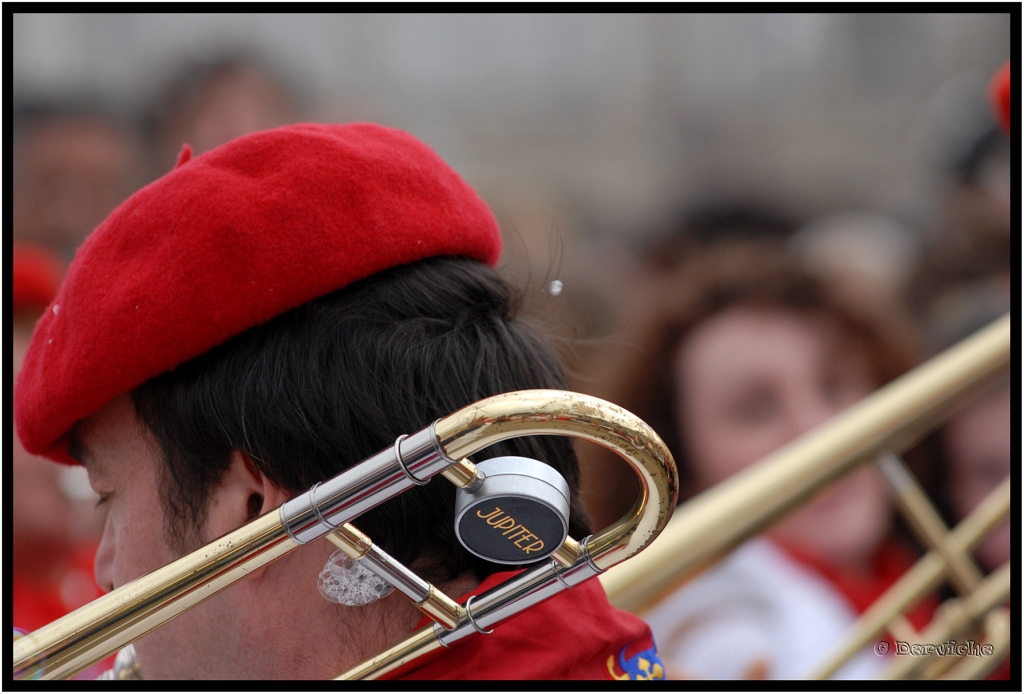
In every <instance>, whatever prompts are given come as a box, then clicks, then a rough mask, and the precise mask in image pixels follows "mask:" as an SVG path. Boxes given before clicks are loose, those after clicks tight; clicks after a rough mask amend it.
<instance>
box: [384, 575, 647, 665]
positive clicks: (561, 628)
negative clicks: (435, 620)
mask: <svg viewBox="0 0 1024 694" xmlns="http://www.w3.org/2000/svg"><path fill="white" fill-rule="evenodd" d="M516 573H517V572H514V571H513V572H504V573H499V574H494V575H492V576H489V577H488V578H487V580H486V581H484V582H483V583H481V584H480V585H479V586H478V587H477V588H475V589H474V590H473V591H471V592H470V593H467V594H466V595H463V596H462V597H461V598H459V600H458V602H459V603H462V604H465V602H466V599H467V598H469V597H471V596H473V595H479V594H481V593H483V592H485V591H487V590H489V589H490V588H492V587H494V586H496V585H498V584H499V583H501V582H503V581H505V580H506V579H508V578H509V577H510V576H513V575H515V574H516ZM428 623H429V620H427V619H424V620H423V621H422V622H420V624H419V625H418V626H417V629H418V628H420V627H422V626H424V625H426V624H428ZM653 648H654V641H653V639H652V637H651V630H650V628H649V627H648V626H647V624H645V623H644V622H643V621H641V620H640V619H639V618H637V617H634V616H633V615H631V614H629V613H628V612H624V611H622V610H619V609H616V608H614V607H612V606H611V604H609V602H608V598H607V597H606V596H605V594H604V589H603V588H602V587H601V584H600V582H598V581H597V580H590V581H587V582H586V583H584V584H582V585H579V586H576V587H574V588H571V589H569V590H565V591H562V592H561V593H558V594H557V595H555V596H554V597H553V598H551V599H550V600H548V601H547V602H544V603H542V604H540V605H538V606H536V607H533V608H532V609H529V610H527V611H525V612H522V613H520V614H518V615H516V616H515V617H513V618H512V619H510V620H508V621H507V622H505V623H504V624H500V625H498V626H497V627H495V628H494V632H493V633H491V634H486V635H480V636H477V637H475V638H472V639H471V640H468V641H467V642H465V643H460V644H458V645H457V646H454V647H452V649H451V650H448V651H444V652H443V653H442V654H441V655H440V656H438V657H436V658H435V659H434V660H431V661H430V662H428V663H426V664H424V665H422V666H420V667H418V668H416V669H415V670H412V671H411V672H408V673H406V674H405V675H403V676H402V677H400V678H399V679H410V680H601V679H604V680H610V679H630V677H629V675H628V674H627V673H626V672H624V671H623V670H622V668H620V667H619V665H618V663H619V662H620V661H619V658H620V655H623V654H624V656H623V658H624V659H626V660H629V659H631V658H635V656H636V654H637V653H640V652H642V651H647V650H649V649H653ZM658 670H659V672H660V671H661V669H660V663H659V664H658ZM634 678H635V677H634Z"/></svg>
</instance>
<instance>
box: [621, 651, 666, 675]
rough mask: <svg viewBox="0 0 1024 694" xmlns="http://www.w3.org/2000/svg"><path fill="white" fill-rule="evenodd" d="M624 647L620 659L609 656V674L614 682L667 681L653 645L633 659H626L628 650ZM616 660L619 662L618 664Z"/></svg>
mask: <svg viewBox="0 0 1024 694" xmlns="http://www.w3.org/2000/svg"><path fill="white" fill-rule="evenodd" d="M628 647H629V646H628V645H626V646H623V647H622V650H621V651H619V657H618V659H616V657H615V656H614V655H610V656H608V663H607V666H608V674H609V675H611V678H612V679H613V680H663V679H665V668H664V666H663V665H662V664H661V658H659V657H658V650H657V648H656V647H655V646H654V645H653V644H652V645H651V647H650V648H648V649H647V650H645V651H640V652H639V653H637V654H636V655H634V656H633V657H632V658H626V649H627V648H628ZM616 660H617V661H618V662H616Z"/></svg>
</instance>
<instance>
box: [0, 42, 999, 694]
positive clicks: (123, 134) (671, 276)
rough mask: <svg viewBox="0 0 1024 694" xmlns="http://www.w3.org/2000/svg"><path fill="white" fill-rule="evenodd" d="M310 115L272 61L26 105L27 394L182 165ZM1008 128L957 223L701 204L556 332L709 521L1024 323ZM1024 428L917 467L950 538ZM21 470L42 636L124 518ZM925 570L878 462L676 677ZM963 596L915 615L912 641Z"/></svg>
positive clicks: (961, 171) (544, 313) (23, 318)
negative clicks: (124, 239)
mask: <svg viewBox="0 0 1024 694" xmlns="http://www.w3.org/2000/svg"><path fill="white" fill-rule="evenodd" d="M1007 80H1008V76H1007ZM1007 84H1008V82H1007ZM301 101H302V100H301V99H299V98H298V97H297V96H296V94H295V92H294V90H293V89H292V88H291V87H290V86H289V85H288V84H287V83H286V82H285V81H284V80H283V79H281V78H280V77H279V76H278V75H277V73H276V72H275V71H274V69H273V67H272V66H270V65H268V64H266V63H265V62H264V61H262V60H261V59H259V58H258V57H254V56H251V55H230V56H224V57H219V58H216V59H211V60H205V61H199V62H196V63H193V64H189V65H186V66H183V68H182V70H181V71H180V73H179V74H178V75H177V76H176V77H175V78H174V79H172V80H171V81H170V82H169V83H168V84H167V85H166V88H165V89H164V90H163V92H162V93H161V95H160V97H159V98H158V99H156V100H155V102H154V103H153V104H152V106H151V108H150V109H149V111H148V112H146V113H144V114H141V115H139V114H135V115H134V116H133V117H128V116H126V115H125V114H123V113H120V112H118V111H117V110H116V109H113V108H111V107H109V106H108V105H106V104H104V103H103V102H102V101H101V100H99V99H91V98H75V99H68V100H63V101H61V100H56V101H55V100H45V101H44V100H34V101H31V102H27V101H24V102H16V103H15V107H14V140H13V143H14V144H13V152H14V155H13V156H14V168H13V179H12V180H13V230H14V238H15V244H14V247H13V252H12V256H13V294H12V296H13V307H14V311H13V322H14V330H13V335H14V370H15V375H17V372H18V368H19V366H20V361H21V357H22V356H23V355H24V353H25V350H26V348H27V345H28V341H29V339H30V337H31V333H32V328H33V325H34V324H35V322H36V320H38V318H39V316H40V315H41V314H42V312H43V311H45V310H49V305H50V303H51V301H52V299H53V298H54V296H55V294H56V291H57V289H58V287H59V283H60V281H61V277H62V275H63V273H64V271H65V269H66V267H67V264H68V263H70V262H71V261H72V259H73V257H74V253H75V250H76V248H77V247H78V246H79V245H80V244H81V243H82V242H83V240H84V239H85V238H86V236H87V235H88V233H89V232H90V231H91V230H92V229H93V228H94V227H95V226H96V225H97V224H98V223H99V222H100V221H101V220H102V219H103V218H104V217H105V216H106V215H107V214H108V213H109V212H110V211H111V210H112V209H113V208H114V207H115V206H116V205H117V204H119V203H120V202H121V201H122V200H124V199H125V198H126V197H127V196H128V195H129V194H130V193H131V192H133V191H134V190H137V189H138V188H140V187H142V186H143V185H145V184H146V183H147V182H149V181H151V180H153V179H155V178H157V177H159V176H160V175H162V174H163V173H164V172H166V171H168V170H170V168H171V167H172V166H173V165H174V163H175V161H176V158H177V157H178V154H179V151H180V150H181V147H182V145H183V143H187V144H188V145H189V146H190V147H191V149H192V152H193V154H194V155H199V154H201V153H202V152H204V151H207V150H209V149H211V148H213V147H216V146H217V145H219V144H221V143H224V142H226V141H228V140H230V139H233V138H235V137H237V136H239V135H243V134H246V133H249V132H254V131H257V130H262V129H266V128H270V127H274V126H277V125H281V124H284V123H288V122H297V121H301V120H303V119H304V117H306V115H305V114H306V113H308V110H307V109H306V108H305V106H304V105H303V103H301ZM994 114H995V115H993V116H992V118H991V120H990V121H989V122H987V123H984V124H983V127H978V128H975V132H973V133H972V137H971V138H970V146H969V147H966V148H964V150H963V151H962V152H961V153H960V155H959V156H958V157H955V158H954V159H955V160H953V161H949V162H948V165H947V166H946V167H945V168H944V169H943V170H942V171H939V172H936V173H938V174H941V176H942V178H941V180H942V181H943V183H942V185H943V194H942V195H941V196H940V199H941V200H942V201H943V202H942V205H941V207H940V209H937V210H936V211H935V212H936V214H935V215H934V219H935V220H937V222H936V228H934V229H916V228H913V227H912V226H911V225H909V224H907V223H906V222H904V221H901V220H899V219H896V218H894V217H892V216H889V215H886V214H883V213H881V212H878V211H874V210H835V211H833V212H832V213H830V214H827V215H819V216H817V217H815V218H813V219H800V218H798V216H797V215H795V214H793V213H792V212H790V211H788V210H786V209H785V205H784V202H779V204H778V205H777V206H776V207H768V206H766V205H763V204H759V203H753V202H751V201H749V200H744V199H741V198H737V199H735V200H733V201H732V202H727V203H724V204H723V203H716V204H715V205H712V206H708V207H705V208H700V209H690V210H687V211H686V212H685V214H684V215H683V217H682V220H681V222H680V223H679V224H678V225H677V227H676V228H674V229H669V230H666V233H664V234H662V235H660V236H659V237H657V238H655V239H653V240H649V241H648V242H647V243H646V244H645V245H643V247H637V245H636V244H633V245H628V244H623V245H622V246H621V247H619V248H617V249H616V250H615V252H613V253H608V252H604V253H599V252H593V253H589V254H588V253H583V254H582V255H581V258H582V260H580V259H577V260H576V261H575V263H567V264H566V268H565V269H566V274H565V275H563V276H561V277H560V279H559V280H558V281H557V282H551V283H550V285H547V291H546V292H545V294H544V296H542V297H540V298H536V297H534V301H535V303H536V304H537V307H536V308H537V311H538V315H539V317H538V319H539V320H541V321H547V322H548V323H554V324H555V325H554V328H553V329H554V331H555V332H556V333H559V330H560V329H562V328H567V329H568V330H567V331H565V330H563V331H562V332H563V333H565V334H566V335H567V336H568V339H566V340H563V341H562V343H561V344H562V345H563V349H564V351H565V355H566V361H567V363H568V365H569V367H570V370H571V373H572V375H573V379H574V383H573V385H574V387H575V388H576V389H578V390H580V391H583V392H589V393H592V394H594V395H598V396H600V397H603V398H605V399H608V400H611V401H613V402H615V403H617V404H620V405H622V406H624V407H626V408H627V409H629V410H631V411H633V412H634V413H636V414H637V415H639V416H640V417H641V418H642V419H644V420H645V421H647V422H648V423H650V424H651V425H652V426H653V427H654V428H655V430H656V431H658V432H659V433H660V434H661V435H662V436H663V437H664V439H665V440H666V442H667V444H668V445H669V447H670V449H671V450H672V452H673V455H674V456H675V459H676V461H677V463H678V465H679V471H680V482H681V501H682V502H685V501H686V500H687V499H689V498H691V497H693V496H695V495H697V494H699V493H701V492H702V491H704V490H706V489H708V488H709V487H712V486H714V485H715V484H718V483H719V482H722V481H723V480H725V479H727V478H728V477H730V476H731V475H733V474H735V473H737V472H739V471H741V470H742V469H744V468H746V467H747V466H749V465H751V464H753V463H755V462H757V461H758V460H760V459H761V458H763V457H764V456H766V455H767V454H769V453H771V452H772V451H774V450H776V449H778V448H779V447H781V446H783V445H784V444H786V443H788V442H789V441H791V440H793V439H795V438H797V437H799V436H800V435H801V434H804V433H806V432H808V431H810V430H812V429H814V428H815V427H817V426H818V425H820V424H822V423H823V422H825V421H826V420H828V419H829V418H831V417H832V416H834V415H836V414H837V413H839V412H841V411H842V410H844V409H845V408H846V407H848V406H850V405H852V404H853V403H855V402H857V401H858V400H860V399H861V398H863V397H865V396H867V395H868V394H870V393H871V392H872V391H874V390H876V389H877V388H879V387H881V386H883V385H885V384H886V383H888V382H890V381H892V380H893V379H895V378H897V377H899V376H900V375H901V374H902V373H904V372H906V371H908V370H909V369H911V368H913V367H914V366H915V365H917V364H919V363H921V362H922V361H924V360H925V359H927V358H928V357H929V356H932V355H934V354H936V353H938V352H940V351H941V350H943V349H945V348H946V347H949V346H951V345H953V344H955V343H956V342H958V341H959V340H961V339H963V338H965V337H967V336H968V335H970V334H972V333H973V332H975V331H976V330H978V329H980V328H982V327H984V326H985V325H987V324H988V323H990V322H992V321H993V320H995V319H997V318H999V317H1000V316H1002V315H1003V314H1005V313H1006V312H1008V311H1009V310H1010V299H1011V286H1012V282H1011V247H1012V245H1013V244H1012V241H1011V233H1010V220H1011V214H1010V210H1011V199H1010V179H1011V173H1010V157H1009V151H1010V150H1009V138H1008V136H1007V134H1006V132H1007V131H1006V130H1005V129H1004V128H1002V127H1000V124H999V123H998V114H999V111H998V110H996V111H994ZM722 199H723V200H728V191H725V194H724V195H723V196H722ZM549 279H554V278H549ZM54 308H56V307H54ZM1010 411H1011V389H1010V381H1009V377H1008V376H1006V377H1005V378H1003V380H1001V381H999V382H997V383H994V384H992V385H991V386H989V387H988V389H987V390H985V391H984V392H982V393H980V394H979V395H977V396H976V397H975V398H974V399H973V400H972V401H970V402H969V403H968V404H967V405H966V406H964V407H961V408H960V409H959V410H958V412H957V413H956V415H955V417H954V418H953V419H951V420H949V421H948V422H947V423H946V424H945V425H943V426H942V427H941V429H940V430H938V431H936V432H933V433H932V434H930V435H929V436H928V437H926V438H925V439H924V440H923V441H922V442H921V443H920V444H918V445H917V446H916V447H915V448H914V449H912V450H911V451H908V452H907V453H906V454H905V456H904V460H905V462H906V465H907V467H908V468H909V469H910V470H911V471H912V472H913V474H914V475H915V477H916V478H917V479H918V481H919V482H920V484H921V485H922V486H923V487H924V488H925V489H926V490H928V491H929V492H930V493H931V495H932V496H933V498H935V499H936V500H937V503H938V506H939V510H940V511H941V512H942V514H943V515H944V520H945V522H946V523H947V524H948V525H950V526H952V525H954V524H955V523H956V522H958V521H959V520H961V519H962V518H964V517H965V516H966V515H967V514H969V513H970V512H971V510H972V509H973V508H975V507H976V506H977V505H978V504H979V503H980V502H981V500H982V499H983V498H984V497H985V496H986V495H987V494H988V493H990V492H991V491H992V490H994V489H995V488H997V487H998V486H999V485H1000V484H1001V483H1002V482H1003V480H1004V479H1005V478H1006V477H1007V475H1008V474H1009V470H1010V451H1011V448H1010ZM580 453H581V465H582V467H583V470H582V475H583V487H584V489H583V493H584V496H585V499H584V501H585V503H586V505H587V506H588V508H589V511H590V515H591V518H592V520H593V523H594V526H595V527H596V528H600V527H603V526H604V525H607V524H608V523H610V522H612V521H614V520H616V519H617V518H618V517H619V516H620V515H622V513H623V512H625V510H627V509H628V508H629V507H630V506H631V505H632V503H633V500H634V499H635V495H636V492H637V483H636V480H635V479H634V478H633V475H632V473H630V472H629V471H628V469H627V468H626V467H625V466H624V465H623V464H621V463H619V462H618V461H617V460H616V459H614V456H609V455H608V454H607V453H606V452H604V451H603V450H600V449H597V448H585V449H581V451H580ZM13 461H14V465H13V470H14V478H13V488H14V492H15V493H14V494H13V505H12V514H13V523H12V528H13V568H14V602H13V607H14V620H13V621H14V624H15V626H16V627H20V628H23V629H29V630H31V629H35V628H38V627H40V626H43V625H44V624H46V623H48V622H50V621H52V620H53V619H55V618H57V617H59V616H61V615H63V614H65V613H67V612H69V611H71V610H73V609H76V608H77V607H79V606H81V605H83V604H85V603H86V602H88V601H90V600H92V599H93V598H95V597H97V596H98V595H99V593H100V591H99V588H98V587H97V585H96V583H95V580H94V579H93V577H92V569H91V564H92V556H93V554H94V553H95V548H96V544H97V542H98V538H99V535H100V532H101V530H102V526H103V523H104V519H103V517H102V511H101V510H100V509H98V508H96V498H95V495H94V494H93V492H92V491H91V489H90V488H89V485H88V480H87V479H86V477H85V474H84V471H82V470H81V469H76V468H65V467H62V466H60V465H56V464H53V463H51V462H49V461H45V460H42V459H38V458H35V457H33V456H30V455H28V454H27V453H26V452H25V451H24V450H23V449H22V448H21V446H20V443H19V442H18V441H17V439H16V438H15V442H14V456H13ZM926 550H927V547H926V546H924V545H923V544H922V543H921V542H920V541H919V540H918V539H917V538H916V536H915V535H914V533H913V532H912V531H911V530H910V528H909V526H908V524H907V522H906V521H905V520H904V519H902V518H901V516H900V515H899V513H898V512H897V511H896V504H895V502H894V499H893V496H892V494H891V492H890V490H889V487H888V485H887V482H886V481H885V479H884V477H883V476H882V474H881V473H880V472H879V470H878V469H877V468H876V467H875V466H873V465H866V466H864V467H862V468H860V470H859V471H858V472H856V473H854V474H852V475H850V476H848V477H846V478H844V479H843V480H841V481H839V482H836V483H835V484H833V486H831V487H829V488H827V489H826V490H825V491H823V492H822V493H821V494H819V495H818V496H816V497H815V498H813V499H812V500H811V501H810V502H809V503H808V504H807V505H805V506H804V507H802V508H801V509H800V510H799V511H797V512H796V513H794V514H792V515H790V516H788V517H787V518H785V519H784V520H782V521H780V522H778V523H776V524H774V525H773V526H772V527H770V528H769V529H768V530H767V531H765V532H764V533H763V534H762V535H760V536H758V537H757V538H755V539H753V540H750V541H748V542H747V543H745V544H744V545H742V546H741V547H740V548H739V550H738V551H737V552H735V553H734V554H732V555H730V556H729V557H728V558H727V559H725V560H723V561H721V562H719V563H718V564H716V565H715V566H713V567H711V568H709V569H708V570H707V571H705V572H703V573H702V574H701V575H700V576H698V577H697V578H695V579H694V580H692V581H690V582H688V583H687V584H686V585H684V586H682V587H680V588H679V589H678V590H676V591H674V592H673V593H672V594H671V595H669V596H667V597H666V598H665V599H664V600H663V601H662V602H660V603H659V604H658V605H657V606H656V607H655V608H653V609H652V610H651V611H650V612H649V613H647V614H646V615H645V618H646V619H648V621H649V622H650V623H651V625H652V627H653V629H654V634H655V638H656V639H657V642H658V645H659V650H660V652H661V655H662V658H663V659H664V661H665V662H666V665H667V666H668V667H669V668H670V674H674V675H675V676H679V677H700V678H774V679H784V678H795V677H800V676H802V675H806V674H807V673H808V672H810V671H811V670H812V669H813V668H814V666H815V665H816V664H817V663H818V661H820V659H821V658H822V657H823V655H824V653H825V652H827V650H828V647H829V646H830V645H832V644H835V643H837V642H838V641H839V639H840V638H841V637H842V634H843V633H844V632H845V631H846V630H847V628H848V627H849V626H850V625H851V624H852V623H853V621H854V620H855V619H856V616H857V615H858V614H859V613H861V612H863V611H864V610H865V609H866V607H867V606H868V605H870V604H871V602H872V601H873V600H874V599H875V598H877V597H878V596H879V595H881V594H882V593H883V592H884V591H885V590H886V589H887V588H888V587H889V586H890V585H891V584H892V583H893V582H894V581H895V580H896V579H897V578H898V577H899V575H900V574H901V573H902V572H903V571H904V570H906V569H907V568H908V567H909V566H911V565H912V564H913V562H914V561H915V560H916V559H917V558H919V557H920V556H921V555H922V553H923V552H924V551H926ZM1009 556H1010V529H1009V521H1006V522H1004V523H1003V524H1002V525H1001V526H1000V527H999V528H997V529H996V530H995V531H993V532H991V533H989V535H987V536H986V538H985V539H984V540H983V541H982V542H981V543H980V544H979V546H978V547H977V549H976V551H975V557H976V559H977V562H978V563H979V564H980V565H981V566H982V567H983V568H984V570H985V571H990V570H993V569H995V568H997V567H999V566H1000V565H1001V564H1003V563H1004V562H1005V561H1007V560H1008V559H1009ZM944 590H945V593H942V592H940V593H937V594H935V595H932V596H929V597H928V598H926V599H924V600H922V601H921V602H920V603H919V604H918V605H917V606H916V607H915V608H914V609H913V610H912V611H911V612H910V613H909V614H908V621H909V623H910V625H911V626H912V627H914V628H921V627H923V626H924V625H925V624H926V623H927V622H928V620H929V618H930V617H931V614H932V612H933V611H934V610H935V608H936V605H937V604H938V601H939V600H940V599H942V598H943V597H948V594H950V590H949V589H948V588H947V589H944ZM897 636H898V635H895V634H889V635H888V636H887V638H890V639H892V638H896V637H897ZM884 665H885V661H884V659H880V658H878V657H876V656H874V654H869V653H865V654H861V655H860V656H858V657H857V658H854V659H853V660H852V661H851V662H850V663H849V664H848V665H847V666H846V668H845V669H843V670H841V671H840V672H839V676H841V677H850V678H865V677H867V678H870V677H874V676H877V675H878V674H879V673H880V672H881V670H882V669H883V667H884ZM1007 674H1008V669H1006V668H1004V669H1003V671H1002V672H1001V675H999V676H1006V675H1007Z"/></svg>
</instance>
